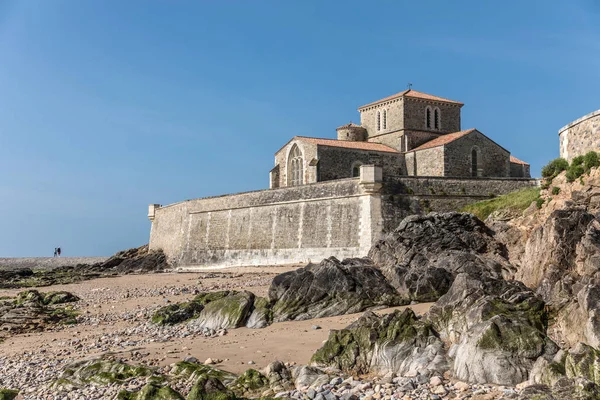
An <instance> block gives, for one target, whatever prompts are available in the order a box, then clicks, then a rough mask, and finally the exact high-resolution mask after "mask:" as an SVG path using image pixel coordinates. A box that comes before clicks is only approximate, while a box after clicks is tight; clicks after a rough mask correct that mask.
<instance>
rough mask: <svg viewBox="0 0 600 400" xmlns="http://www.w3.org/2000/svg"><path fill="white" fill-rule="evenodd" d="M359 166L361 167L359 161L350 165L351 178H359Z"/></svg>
mask: <svg viewBox="0 0 600 400" xmlns="http://www.w3.org/2000/svg"><path fill="white" fill-rule="evenodd" d="M361 165H362V163H361V162H360V161H357V162H355V163H354V164H352V177H353V178H357V177H359V176H360V166H361Z"/></svg>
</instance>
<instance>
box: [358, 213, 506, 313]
mask: <svg viewBox="0 0 600 400" xmlns="http://www.w3.org/2000/svg"><path fill="white" fill-rule="evenodd" d="M369 257H370V258H371V259H372V260H373V262H374V263H375V265H377V266H378V267H379V268H381V270H382V272H383V273H384V275H385V276H386V277H387V278H388V280H389V281H390V282H391V283H392V285H393V286H394V287H395V288H396V289H397V290H398V291H399V292H400V293H401V294H402V295H403V296H404V298H406V299H410V300H416V301H419V302H424V301H435V300H437V299H438V298H439V297H440V296H442V295H443V294H444V293H446V292H447V291H448V289H449V288H450V286H451V285H452V281H453V280H454V278H455V277H456V275H458V274H460V273H468V274H472V275H475V276H482V275H483V276H491V277H496V278H499V277H501V276H502V274H503V273H504V274H507V275H508V274H509V273H510V272H511V271H512V269H513V268H512V266H511V265H510V264H509V263H508V260H507V259H506V249H505V248H504V246H503V245H501V244H500V243H498V242H496V241H495V239H494V238H493V232H492V231H491V230H490V229H489V228H487V227H486V226H485V224H484V223H483V222H481V221H480V220H479V219H477V217H475V216H473V215H471V214H464V213H443V214H442V213H430V214H428V215H425V216H423V215H414V216H409V217H407V218H405V219H404V220H403V221H402V222H401V223H400V225H399V226H398V228H397V229H396V230H395V231H393V232H392V233H390V234H389V235H388V236H387V237H386V238H384V239H383V240H380V241H379V242H377V243H376V244H375V245H374V246H373V247H372V248H371V251H370V252H369Z"/></svg>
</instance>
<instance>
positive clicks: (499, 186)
mask: <svg viewBox="0 0 600 400" xmlns="http://www.w3.org/2000/svg"><path fill="white" fill-rule="evenodd" d="M537 185H538V182H537V181H536V180H535V179H509V178H507V179H502V178H496V179H494V178H487V179H486V178H478V179H471V178H443V177H407V176H388V177H385V178H384V183H383V189H382V191H381V194H382V219H383V221H382V227H383V230H382V232H383V234H385V233H386V232H390V231H392V230H394V229H395V228H396V227H397V226H398V224H399V223H400V222H401V221H402V219H404V218H405V217H406V216H408V215H411V214H421V213H428V212H431V211H440V212H446V211H457V210H460V209H461V208H463V207H464V206H466V205H469V204H472V203H475V202H477V201H482V200H486V199H490V198H493V197H495V196H499V195H503V194H507V193H510V192H514V191H515V190H519V189H524V188H528V187H534V186H537Z"/></svg>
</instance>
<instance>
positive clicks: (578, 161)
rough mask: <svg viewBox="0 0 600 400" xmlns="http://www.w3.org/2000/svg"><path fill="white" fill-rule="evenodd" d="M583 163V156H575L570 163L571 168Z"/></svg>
mask: <svg viewBox="0 0 600 400" xmlns="http://www.w3.org/2000/svg"><path fill="white" fill-rule="evenodd" d="M584 161H585V159H584V158H583V156H577V157H575V158H574V159H573V161H571V166H572V167H574V166H577V165H583V162H584Z"/></svg>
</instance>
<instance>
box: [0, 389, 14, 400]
mask: <svg viewBox="0 0 600 400" xmlns="http://www.w3.org/2000/svg"><path fill="white" fill-rule="evenodd" d="M18 394H19V391H18V390H13V389H0V400H14V399H15V398H16V397H17V395H18Z"/></svg>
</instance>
